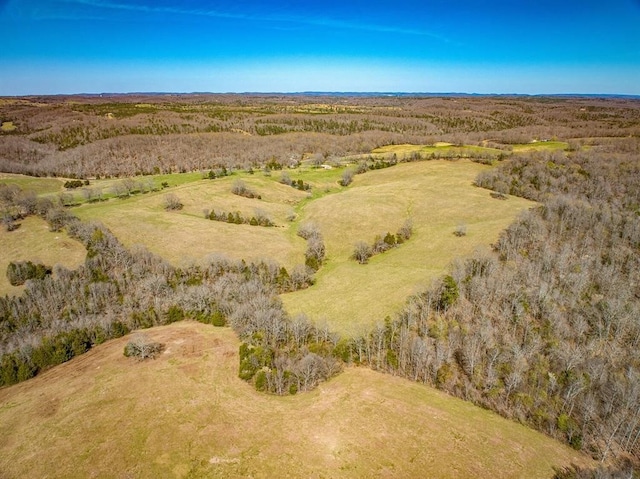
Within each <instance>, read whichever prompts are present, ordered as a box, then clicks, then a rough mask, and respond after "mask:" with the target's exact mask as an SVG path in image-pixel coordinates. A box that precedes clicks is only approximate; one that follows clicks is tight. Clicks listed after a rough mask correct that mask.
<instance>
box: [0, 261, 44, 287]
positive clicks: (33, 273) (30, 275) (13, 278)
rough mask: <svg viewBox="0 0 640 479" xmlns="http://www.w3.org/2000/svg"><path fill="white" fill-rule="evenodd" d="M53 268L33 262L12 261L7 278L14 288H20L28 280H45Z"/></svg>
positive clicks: (8, 267)
mask: <svg viewBox="0 0 640 479" xmlns="http://www.w3.org/2000/svg"><path fill="white" fill-rule="evenodd" d="M49 274H51V267H49V266H45V265H44V264H41V263H32V262H31V261H12V262H10V263H9V266H7V278H8V279H9V283H11V285H12V286H20V285H22V284H24V283H25V281H27V280H28V279H44V278H45V276H47V275H49Z"/></svg>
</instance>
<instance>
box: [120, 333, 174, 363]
mask: <svg viewBox="0 0 640 479" xmlns="http://www.w3.org/2000/svg"><path fill="white" fill-rule="evenodd" d="M163 349H164V344H162V343H158V342H156V341H151V339H150V338H149V336H147V335H146V334H144V333H136V334H134V335H133V338H132V339H131V341H129V342H128V343H127V344H126V346H125V347H124V355H125V356H126V357H128V358H137V359H139V360H140V361H144V360H145V359H155V358H156V357H157V356H158V354H160V353H161V352H162V351H163Z"/></svg>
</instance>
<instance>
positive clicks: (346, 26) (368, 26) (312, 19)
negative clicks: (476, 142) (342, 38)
mask: <svg viewBox="0 0 640 479" xmlns="http://www.w3.org/2000/svg"><path fill="white" fill-rule="evenodd" d="M61 3H66V4H70V5H71V4H73V5H80V6H85V7H91V8H94V9H108V10H122V11H132V12H141V13H149V14H152V13H159V14H170V15H188V16H197V17H209V18H220V19H230V20H246V21H256V22H262V23H265V22H268V23H281V24H291V25H302V26H309V25H311V26H317V27H325V28H333V29H342V30H357V31H369V32H377V33H393V34H399V35H412V36H422V37H431V38H434V39H437V40H439V41H442V42H447V43H448V42H449V39H448V38H446V37H444V36H442V35H438V34H436V33H433V32H430V31H427V30H422V29H413V28H405V27H402V26H394V25H380V24H373V23H360V22H353V21H347V20H340V19H335V18H331V17H321V16H306V15H305V16H302V15H295V14H253V13H237V12H230V11H225V10H218V9H209V8H185V7H184V6H181V5H169V6H167V5H158V4H157V3H156V4H154V3H149V4H143V3H131V2H114V1H110V0H62V1H61Z"/></svg>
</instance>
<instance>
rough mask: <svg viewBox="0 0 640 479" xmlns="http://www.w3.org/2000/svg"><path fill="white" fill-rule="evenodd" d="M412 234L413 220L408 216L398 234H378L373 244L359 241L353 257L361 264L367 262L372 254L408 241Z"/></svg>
mask: <svg viewBox="0 0 640 479" xmlns="http://www.w3.org/2000/svg"><path fill="white" fill-rule="evenodd" d="M412 234H413V221H412V220H411V218H408V219H407V220H406V221H405V222H404V224H403V225H402V226H401V227H400V229H399V230H398V232H397V233H396V234H393V233H389V232H387V233H386V234H379V235H376V237H375V238H374V240H373V244H372V245H371V246H370V245H368V244H367V243H365V242H364V241H358V242H357V243H356V244H355V246H354V249H353V254H352V255H351V257H352V258H353V259H354V260H356V261H357V262H358V263H360V264H366V263H368V262H369V259H370V258H371V257H372V256H374V255H376V254H381V253H384V252H385V251H389V250H390V249H392V248H396V247H398V246H400V245H401V244H403V243H404V242H405V241H408V240H409V239H410V238H411V235H412Z"/></svg>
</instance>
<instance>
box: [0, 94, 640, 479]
mask: <svg viewBox="0 0 640 479" xmlns="http://www.w3.org/2000/svg"><path fill="white" fill-rule="evenodd" d="M0 117H1V118H0V119H1V120H2V121H3V122H12V123H13V125H15V127H16V129H15V130H14V131H11V132H6V133H3V134H2V137H0V139H1V142H0V170H1V171H4V172H11V173H22V174H27V175H33V176H61V177H65V178H78V179H86V178H95V177H130V176H133V175H138V174H150V173H168V172H186V171H194V170H195V171H197V170H202V171H205V170H209V169H215V168H220V167H225V168H251V167H258V168H259V167H262V166H264V165H265V164H266V163H267V162H269V161H275V162H277V163H279V164H283V165H287V164H290V163H296V162H299V161H301V160H304V159H314V158H315V160H317V163H318V164H321V163H323V162H327V163H330V162H331V161H332V159H334V158H342V157H345V156H348V155H358V154H369V153H371V150H373V149H375V148H377V147H380V146H384V145H390V144H405V143H407V144H421V145H427V144H434V143H435V142H449V143H452V144H454V145H476V146H485V147H492V148H496V149H499V150H500V151H502V152H504V155H501V156H500V159H499V161H498V160H496V163H497V165H496V166H495V167H493V168H491V169H487V170H486V171H484V172H483V173H482V174H481V175H480V176H478V178H477V179H476V185H477V186H478V187H482V188H487V189H490V190H493V191H494V192H495V193H499V194H500V195H504V197H508V196H509V195H513V196H521V197H525V198H528V199H531V200H534V201H536V202H538V206H537V207H536V208H534V209H532V210H530V211H527V212H525V213H524V214H522V215H521V216H520V217H519V218H518V219H517V220H516V221H515V222H514V223H513V224H512V225H511V226H510V227H509V228H508V229H507V230H506V231H504V232H503V234H502V235H501V237H500V239H499V240H498V241H497V242H496V243H495V244H494V245H492V248H491V250H490V251H484V252H482V253H480V252H478V253H476V254H475V255H473V256H471V257H469V258H461V259H459V260H458V261H457V262H456V264H454V265H452V268H451V270H450V272H449V274H448V275H446V276H445V277H443V278H442V279H441V280H440V281H438V282H437V284H435V285H434V286H433V287H432V288H430V289H428V290H427V291H424V292H422V293H420V294H418V295H415V296H414V297H412V298H410V299H409V300H408V301H407V304H406V306H405V307H404V309H403V310H402V311H401V312H399V313H398V315H397V316H396V317H394V318H386V319H384V318H377V319H378V320H379V325H378V327H377V328H375V329H374V330H372V331H371V332H370V333H369V334H368V335H365V336H362V337H358V338H340V337H338V336H337V335H336V334H333V333H331V332H330V331H328V330H327V329H326V328H322V327H319V326H317V325H314V324H312V322H310V321H309V320H308V319H306V318H305V317H304V316H298V317H295V318H290V317H289V316H288V315H287V313H286V312H285V311H284V309H283V308H282V305H281V302H280V300H279V298H278V296H277V294H278V293H279V292H281V291H291V290H295V289H297V288H303V287H308V286H309V285H310V284H312V281H313V280H312V275H313V270H314V269H317V268H319V267H320V264H321V263H322V259H323V257H324V249H322V254H316V255H315V256H313V258H314V268H307V269H303V271H301V270H296V271H291V272H289V271H287V270H286V269H284V268H282V267H281V266H280V265H277V264H275V263H273V264H267V263H261V264H246V263H244V262H230V261H226V260H217V261H211V262H210V264H208V265H203V266H202V267H193V268H191V269H188V270H183V269H178V268H175V267H173V266H171V265H169V264H168V263H166V262H165V261H164V260H162V259H161V258H158V257H156V256H153V255H152V254H150V253H148V252H147V251H145V250H142V249H136V250H132V251H129V250H127V249H126V248H124V247H123V246H122V245H121V244H120V243H119V242H118V240H117V238H115V237H114V236H113V235H112V234H111V233H110V232H109V231H108V230H107V229H106V228H104V227H102V226H101V225H96V224H84V223H81V222H80V221H78V220H77V219H75V218H74V217H73V215H71V214H70V213H69V211H68V210H67V209H65V208H63V207H62V206H60V205H55V204H54V203H53V202H51V201H49V202H46V201H43V200H41V199H38V198H35V197H34V196H33V195H29V194H28V193H25V192H20V191H18V190H16V189H15V188H13V189H12V188H9V187H4V188H3V190H2V201H3V206H4V208H5V209H8V208H14V209H16V208H17V209H20V210H21V212H22V213H23V214H40V215H42V216H43V217H45V218H47V219H48V221H49V223H50V224H51V225H52V228H66V229H67V231H68V232H69V234H70V235H71V236H73V237H75V238H77V239H79V240H80V241H81V242H82V243H83V244H84V245H85V246H86V248H87V258H86V261H85V264H84V265H83V266H82V267H80V268H79V269H78V270H76V271H69V270H64V269H62V268H60V267H58V268H57V269H56V270H55V271H54V272H53V273H54V274H53V275H45V276H44V278H42V279H33V280H29V281H27V287H26V291H25V292H24V294H23V295H22V296H20V297H6V298H0V318H1V319H0V354H1V355H2V364H1V373H2V376H1V377H0V385H2V384H4V385H6V384H12V383H15V382H17V381H20V380H23V379H27V378H29V377H32V376H33V375H35V374H37V372H38V371H39V370H42V369H44V368H47V367H49V366H51V365H54V364H59V363H61V362H63V361H66V360H68V359H70V358H71V357H73V356H74V355H76V354H80V353H82V352H84V351H86V350H87V349H88V348H90V347H91V346H92V345H94V344H98V343H100V342H102V341H104V340H106V339H108V338H112V337H117V336H121V335H123V334H125V333H126V332H128V331H130V330H133V329H136V328H141V327H150V326H153V325H158V324H167V323H169V322H172V321H176V320H180V319H182V318H184V317H188V318H192V319H196V320H200V321H204V322H207V323H211V324H214V325H223V324H229V325H231V326H232V327H233V328H234V330H235V331H236V332H237V334H238V335H239V337H240V338H241V340H242V341H244V343H243V345H242V347H241V350H240V361H241V362H240V366H239V374H240V377H242V378H243V379H245V380H248V381H251V382H252V383H253V384H254V385H255V386H256V388H258V389H260V390H264V391H268V392H272V393H276V394H291V393H295V392H297V391H303V390H309V389H310V388H313V387H314V386H315V385H316V384H318V382H319V381H322V380H325V379H327V378H329V377H331V376H332V375H335V374H337V373H338V372H339V371H340V370H341V368H342V367H343V365H345V364H357V365H367V366H370V367H373V368H375V369H379V370H383V371H387V372H389V373H391V374H396V375H400V376H403V377H406V378H408V379H410V380H413V381H419V382H423V383H427V384H430V385H434V386H436V387H438V388H440V389H443V390H445V391H447V392H449V393H450V394H453V395H455V396H458V397H461V398H464V399H466V400H469V401H472V402H474V403H476V404H479V405H481V406H483V407H486V408H489V409H492V410H494V411H496V412H498V413H499V414H501V415H503V416H506V417H509V418H512V419H514V420H517V421H521V422H524V423H526V424H528V425H530V426H532V427H534V428H536V429H538V430H540V431H543V432H545V433H546V434H548V435H550V436H552V437H556V438H558V439H559V440H562V441H565V442H566V443H568V444H570V445H571V446H572V447H574V448H576V449H579V450H583V451H585V452H587V453H588V454H590V455H591V456H592V457H594V458H596V459H598V460H601V461H603V463H605V464H607V465H609V466H616V467H620V471H626V470H627V469H628V467H629V466H628V464H629V463H631V464H633V465H635V467H638V465H639V464H640V356H639V352H638V351H639V349H638V347H639V345H640V101H638V100H632V99H620V98H606V99H603V98H560V97H549V98H539V97H530V98H529V97H495V98H484V97H482V98H475V97H455V98H454V97H451V98H395V97H390V98H368V97H359V98H354V97H340V96H337V97H324V96H323V97H317V98H316V97H309V96H255V97H253V96H240V95H229V96H204V95H203V96H199V95H192V96H180V97H177V96H168V95H167V96H157V97H144V96H124V97H118V98H115V99H114V98H99V97H74V98H65V97H60V98H29V99H4V100H0ZM551 140H559V141H564V142H567V143H568V148H567V149H566V151H559V150H556V151H551V150H550V151H545V150H544V149H539V150H537V151H526V148H522V149H521V151H519V152H516V151H515V150H516V148H515V147H516V145H519V146H521V145H526V144H530V143H531V142H533V141H537V142H546V141H551ZM401 161H402V160H401ZM391 167H393V166H391ZM470 207H471V208H472V207H473V205H470ZM310 237H312V238H313V236H310ZM307 239H308V238H307ZM407 239H408V238H407ZM319 241H320V243H321V241H322V240H321V236H320V240H319ZM410 241H417V239H413V238H412V239H411V240H410ZM311 246H313V244H312V242H310V245H309V248H311ZM364 246H368V245H366V244H365V245H364ZM307 259H308V258H307ZM307 266H308V265H307ZM601 473H602V474H609V473H611V474H615V473H612V472H610V471H609V472H607V471H604V470H603V471H601ZM562 474H565V476H562V477H574V476H571V474H574V475H575V476H576V477H577V476H578V475H579V474H581V473H580V472H579V471H576V472H575V473H574V472H572V471H564V472H563V473H560V472H559V473H558V476H559V477H560V476H561V475H562ZM585 477H588V476H585ZM603 477H605V476H603ZM606 477H609V476H606Z"/></svg>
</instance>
